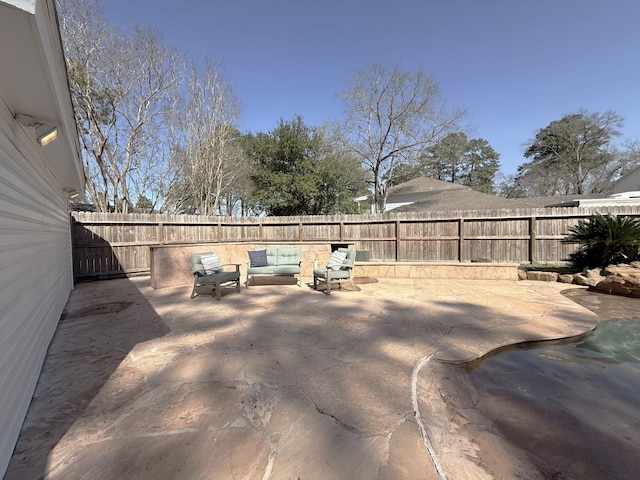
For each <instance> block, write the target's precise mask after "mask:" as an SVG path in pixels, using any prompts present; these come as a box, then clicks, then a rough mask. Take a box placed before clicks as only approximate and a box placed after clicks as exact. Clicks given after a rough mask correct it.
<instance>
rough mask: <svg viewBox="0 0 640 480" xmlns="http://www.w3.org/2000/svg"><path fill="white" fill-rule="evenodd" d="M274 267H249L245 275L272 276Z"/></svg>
mask: <svg viewBox="0 0 640 480" xmlns="http://www.w3.org/2000/svg"><path fill="white" fill-rule="evenodd" d="M275 268H276V267H275V265H267V266H266V267H249V268H248V269H247V274H249V275H261V274H262V275H273V274H274V269H275Z"/></svg>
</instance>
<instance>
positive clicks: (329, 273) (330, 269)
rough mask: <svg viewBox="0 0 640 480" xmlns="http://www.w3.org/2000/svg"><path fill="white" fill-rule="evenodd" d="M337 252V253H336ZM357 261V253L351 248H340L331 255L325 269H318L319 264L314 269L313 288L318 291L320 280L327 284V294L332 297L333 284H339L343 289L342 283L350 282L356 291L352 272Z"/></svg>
mask: <svg viewBox="0 0 640 480" xmlns="http://www.w3.org/2000/svg"><path fill="white" fill-rule="evenodd" d="M336 252H337V253H336ZM355 259H356V251H355V250H353V249H351V248H338V249H337V250H336V251H334V252H333V253H332V254H331V258H330V259H329V261H328V262H327V265H326V266H325V267H324V268H317V262H315V263H316V264H315V265H314V268H313V288H314V290H318V280H322V281H324V282H325V284H326V289H325V293H326V294H327V295H331V284H332V283H337V284H338V288H342V282H349V283H350V284H351V286H352V287H353V288H354V289H355V284H354V283H353V278H352V276H351V271H352V270H353V265H354V262H355Z"/></svg>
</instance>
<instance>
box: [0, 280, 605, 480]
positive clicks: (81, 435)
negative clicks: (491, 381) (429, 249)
mask: <svg viewBox="0 0 640 480" xmlns="http://www.w3.org/2000/svg"><path fill="white" fill-rule="evenodd" d="M568 289H569V290H570V289H583V287H576V286H568V285H566V284H559V283H546V282H530V281H520V282H517V281H478V280H469V281H463V280H448V281H441V280H420V279H407V280H402V279H381V280H380V281H379V282H375V283H362V284H360V285H359V286H358V288H357V289H356V290H355V291H354V290H351V291H348V290H342V291H340V290H336V291H333V292H332V294H331V296H325V295H324V294H322V293H320V292H316V291H314V290H312V289H310V288H309V287H308V286H307V285H303V287H298V286H295V285H258V286H255V287H251V288H250V289H248V290H247V289H245V288H244V287H243V288H242V291H241V293H240V294H237V293H235V292H233V293H232V291H231V290H230V291H229V292H225V294H224V296H223V299H222V301H221V302H217V301H216V300H215V298H214V297H211V296H208V295H200V296H198V297H196V298H195V299H190V298H189V293H190V290H191V287H190V286H184V287H171V288H165V289H159V290H154V289H152V288H151V287H150V281H149V278H148V277H138V278H132V279H118V280H110V281H99V282H93V283H82V284H79V285H77V286H76V288H75V290H74V291H73V292H72V295H71V298H70V299H69V302H68V305H67V308H66V310H65V313H64V314H63V317H62V319H61V322H60V324H59V327H58V329H57V331H56V335H55V337H54V339H53V342H52V343H51V346H50V349H49V352H48V354H47V358H46V361H45V365H44V368H43V371H42V374H41V378H40V380H39V383H38V386H37V389H36V392H35V395H34V398H33V401H32V404H31V407H30V410H29V413H28V415H27V418H26V420H25V423H24V426H23V429H22V434H21V436H20V439H19V440H18V443H17V446H16V450H15V453H14V455H13V457H12V460H11V463H10V465H9V469H8V471H7V473H6V475H5V480H17V479H20V480H28V479H34V480H36V479H40V478H43V479H47V480H63V479H64V480H72V479H92V480H93V479H100V480H112V479H113V480H116V479H117V480H123V479H142V480H144V479H173V480H181V479H189V480H193V479H216V480H217V479H246V480H253V479H262V480H267V479H294V480H295V479H301V480H312V479H363V480H365V479H366V480H372V479H379V480H383V479H412V480H413V479H427V480H431V479H440V478H450V479H465V478H468V479H482V478H518V477H520V478H530V479H532V478H544V477H543V474H542V473H541V472H539V471H538V470H537V469H536V468H535V467H534V465H533V463H532V462H531V461H530V460H529V458H530V457H529V452H526V451H523V450H520V449H518V448H516V447H515V446H513V445H511V444H510V443H509V442H508V441H507V440H506V439H504V438H503V437H502V436H501V435H500V433H499V432H497V431H492V430H491V429H486V428H485V427H484V426H485V425H486V419H483V418H481V417H482V412H480V411H478V410H475V409H474V408H473V405H468V408H467V409H466V410H465V407H464V404H465V402H466V401H467V397H466V396H465V390H464V381H461V378H463V377H456V376H455V375H454V376H453V377H452V373H451V372H452V370H451V366H452V365H453V366H455V365H460V364H462V363H464V362H466V361H469V360H473V359H475V358H478V357H480V356H482V355H484V354H486V353H488V352H491V351H492V350H494V349H496V348H498V347H501V346H505V345H510V344H513V343H518V342H524V341H531V340H540V339H549V338H560V337H568V336H573V335H577V334H581V333H583V332H586V331H588V330H590V329H592V328H593V327H594V326H595V325H596V324H597V322H598V317H597V316H596V315H595V314H594V313H592V312H591V311H589V310H587V309H586V308H584V307H581V306H580V305H578V304H577V303H574V302H573V301H571V300H570V299H568V298H566V297H565V296H564V295H562V293H561V292H562V291H564V290H568ZM454 377H455V378H454ZM480 427H482V428H480Z"/></svg>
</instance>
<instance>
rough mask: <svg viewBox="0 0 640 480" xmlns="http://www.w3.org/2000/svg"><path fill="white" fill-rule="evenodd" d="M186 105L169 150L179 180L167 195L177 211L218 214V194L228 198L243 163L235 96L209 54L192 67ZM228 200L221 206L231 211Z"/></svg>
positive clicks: (219, 208)
mask: <svg viewBox="0 0 640 480" xmlns="http://www.w3.org/2000/svg"><path fill="white" fill-rule="evenodd" d="M185 105H186V108H185V109H184V112H183V113H184V115H183V117H182V119H181V125H182V129H181V135H182V136H181V138H180V139H178V142H177V143H178V145H179V146H178V147H177V148H176V150H175V152H176V154H175V155H174V156H173V166H174V168H175V169H176V171H179V172H180V174H179V175H180V180H179V182H177V183H176V184H174V185H173V187H172V188H171V190H170V192H169V195H168V199H169V201H170V202H172V205H173V209H174V210H176V211H183V212H187V213H197V214H199V215H215V214H219V213H220V212H221V203H220V202H221V199H223V198H225V199H227V200H228V198H229V197H228V195H229V194H230V193H231V192H232V189H233V186H234V183H235V182H236V181H237V180H238V179H239V178H240V177H242V176H246V172H244V170H245V169H246V168H245V167H246V164H247V160H246V158H245V157H244V155H243V152H242V149H241V148H240V146H239V140H238V139H239V132H238V129H237V126H236V125H237V120H238V117H239V114H240V108H239V104H238V100H237V98H236V95H235V93H234V91H233V89H232V87H231V84H230V83H229V82H228V81H227V80H225V79H224V77H223V76H222V68H221V67H220V66H219V65H216V64H214V63H213V62H212V61H211V60H208V59H207V60H206V61H205V63H204V67H203V68H202V69H201V68H199V67H198V66H196V65H193V66H192V67H191V75H190V77H189V83H188V98H187V100H186V102H185ZM227 203H228V202H225V208H224V210H225V211H226V213H229V211H228V204H227Z"/></svg>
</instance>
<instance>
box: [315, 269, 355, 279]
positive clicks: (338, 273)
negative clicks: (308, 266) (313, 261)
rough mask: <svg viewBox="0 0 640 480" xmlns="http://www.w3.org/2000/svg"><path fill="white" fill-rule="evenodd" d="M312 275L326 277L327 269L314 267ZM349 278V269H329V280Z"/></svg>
mask: <svg viewBox="0 0 640 480" xmlns="http://www.w3.org/2000/svg"><path fill="white" fill-rule="evenodd" d="M313 276H314V277H316V278H323V279H326V278H327V270H326V269H324V268H316V269H314V270H313ZM347 278H349V270H331V280H344V279H347Z"/></svg>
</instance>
